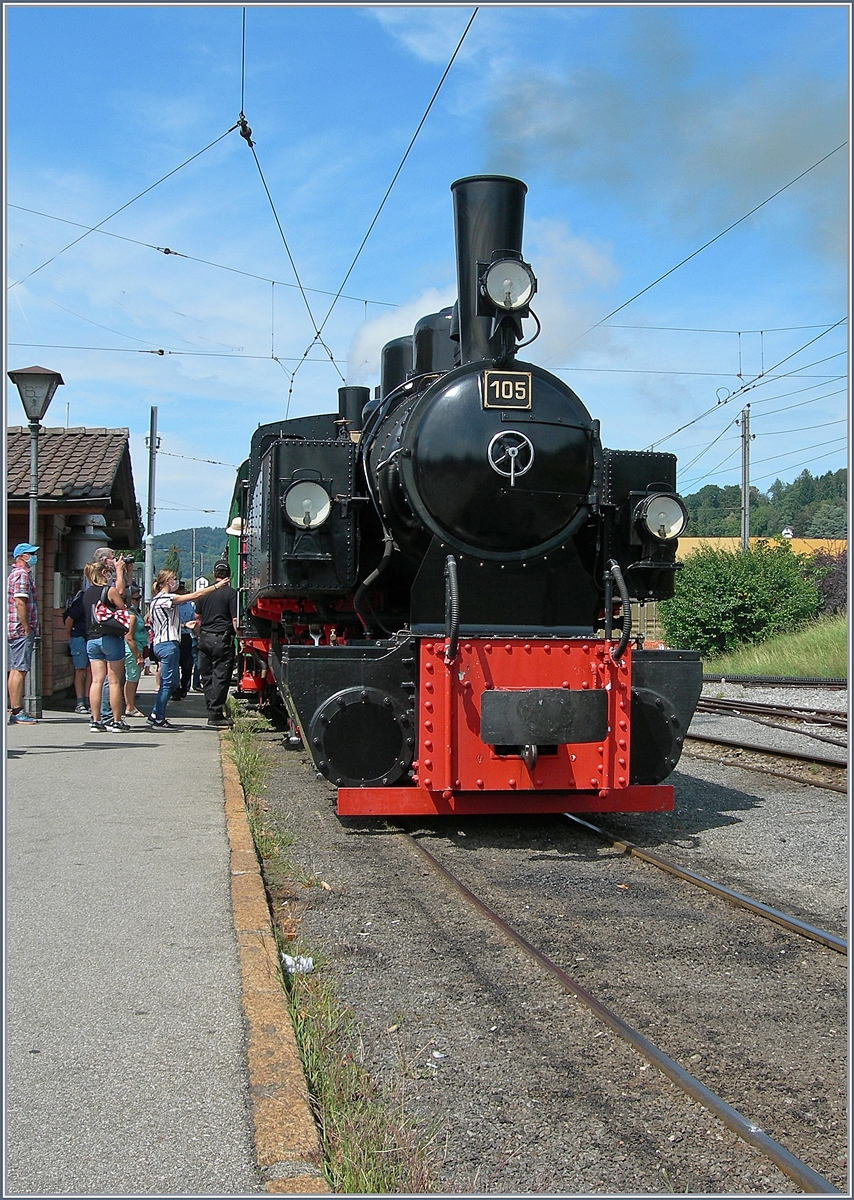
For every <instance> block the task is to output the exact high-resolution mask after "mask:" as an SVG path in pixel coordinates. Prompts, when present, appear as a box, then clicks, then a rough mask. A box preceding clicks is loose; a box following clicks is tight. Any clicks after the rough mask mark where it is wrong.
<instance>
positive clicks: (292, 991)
mask: <svg viewBox="0 0 854 1200" xmlns="http://www.w3.org/2000/svg"><path fill="white" fill-rule="evenodd" d="M227 711H228V713H229V716H230V717H231V718H232V720H233V724H232V726H231V728H230V729H229V731H228V732H227V733H226V735H225V736H226V739H227V740H228V741H229V742H230V750H231V756H232V758H233V760H234V763H235V766H236V767H237V772H238V775H239V777H240V782H241V784H242V786H243V791H244V798H245V801H246V809H247V815H248V820H249V828H250V830H251V831H252V837H253V840H254V842H255V847H256V850H257V853H258V856H259V858H260V859H261V868H262V875H263V878H264V886H265V888H266V891H267V897H268V900H269V903H270V908H271V912H272V914H273V929H274V933H275V936H276V944H277V946H278V949H279V951H280V952H281V951H284V952H286V953H288V954H290V955H292V956H293V957H294V958H297V957H300V956H306V957H311V958H313V959H314V963H315V969H314V971H313V972H312V973H311V974H308V975H288V974H284V975H283V981H282V985H283V988H284V992H285V996H286V998H287V1002H288V1006H289V1009H290V1013H291V1020H292V1022H293V1026H294V1032H295V1034H296V1039H297V1045H298V1047H299V1051H300V1056H301V1059H302V1064H303V1070H304V1072H305V1077H306V1081H307V1083H308V1089H309V1099H310V1101H311V1106H312V1111H313V1113H314V1117H315V1120H316V1122H317V1125H318V1130H319V1133H320V1142H321V1147H322V1149H323V1155H324V1164H323V1169H324V1175H325V1177H326V1181H327V1183H328V1184H329V1186H330V1188H331V1189H332V1191H333V1192H335V1193H338V1194H344V1193H349V1194H365V1193H375V1194H377V1193H380V1194H382V1193H391V1192H397V1193H401V1192H408V1193H423V1192H429V1191H431V1190H433V1189H432V1187H431V1173H430V1168H429V1157H428V1148H429V1145H430V1142H431V1140H432V1139H431V1138H430V1137H429V1135H427V1134H425V1133H424V1132H422V1131H420V1130H419V1128H418V1126H417V1125H416V1122H415V1120H414V1119H413V1118H412V1117H410V1116H409V1115H408V1114H407V1113H406V1111H405V1108H404V1097H405V1086H406V1082H407V1079H408V1077H409V1075H410V1070H409V1068H408V1066H407V1064H406V1063H400V1064H399V1070H398V1075H397V1078H396V1080H395V1082H394V1085H391V1084H386V1083H379V1082H378V1081H377V1080H376V1079H375V1078H374V1077H373V1076H372V1075H371V1074H370V1072H369V1071H368V1070H366V1069H365V1067H364V1065H363V1048H362V1039H361V1036H360V1033H359V1028H358V1025H357V1022H356V1019H355V1016H354V1014H353V1013H352V1011H351V1010H350V1009H348V1008H347V1007H345V1006H344V1005H343V1004H342V1003H341V1001H340V1000H339V998H338V996H337V994H336V990H335V986H334V984H333V982H332V981H331V980H330V979H329V977H328V975H327V974H326V972H325V970H324V967H323V959H322V955H321V954H320V953H318V952H317V951H315V950H313V949H312V948H311V947H304V946H302V945H300V944H299V943H298V941H297V929H298V924H299V913H300V911H301V909H302V906H303V905H304V903H305V898H304V896H303V895H302V893H303V892H304V891H306V890H307V889H310V888H312V887H315V886H317V887H322V888H325V889H328V888H329V885H328V884H327V883H325V881H323V880H320V879H318V878H317V877H316V876H314V875H310V874H308V873H306V872H305V871H304V870H303V869H302V868H301V867H300V865H299V864H298V863H296V862H294V861H292V860H291V859H290V857H289V855H288V853H287V851H288V849H289V848H290V847H292V846H293V845H294V844H295V840H296V839H295V838H294V837H293V836H292V835H291V834H290V833H289V832H288V831H286V830H282V829H280V828H278V827H277V823H276V822H275V820H274V818H273V817H272V815H271V814H270V812H269V810H268V808H267V805H266V803H265V801H264V799H263V796H262V793H263V791H264V790H265V787H266V779H267V775H268V773H269V771H270V768H271V766H272V758H271V754H270V751H269V749H268V748H267V747H266V746H265V745H264V744H263V743H262V742H260V741H259V739H258V738H257V737H256V734H257V733H258V732H259V731H261V730H263V729H269V728H271V725H270V722H269V721H267V720H266V719H265V718H264V717H262V716H261V715H260V714H259V713H257V712H250V713H248V714H246V713H243V712H241V709H240V707H239V705H238V704H237V703H236V702H232V703H231V704H230V705H229V708H228V710H227Z"/></svg>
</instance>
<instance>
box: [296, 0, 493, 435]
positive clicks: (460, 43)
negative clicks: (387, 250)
mask: <svg viewBox="0 0 854 1200" xmlns="http://www.w3.org/2000/svg"><path fill="white" fill-rule="evenodd" d="M477 11H479V8H477V6H475V10H474V12H473V13H471V16H470V17H469V22H468V24H467V26H465V29H464V30H463V36H462V37H461V38H459V41H458V42H457V47H456V49H455V52H453V54H452V55H451V59H450V61H449V64H447V66H446V67H445V70H444V72H443V76H441V79H440V80H439V83H438V84H437V88H435V91H434V92H433V95H432V96H431V101H429V103H428V104H427V108H426V109H425V114H423V116H422V118H421V120H420V121H419V125H417V128H416V130H415V133H413V137H411V140H410V143H409V145H408V146H407V150H405V152H404V155H403V157H402V158H401V162H399V164H398V167H397V170H396V172H395V174H393V175H392V179H391V182H390V184H389V187H387V188H386V192H385V196H384V197H383V199H381V200H380V204H379V208H378V209H377V212H375V214H374V217H373V220H372V222H371V224H369V226H368V229H367V233H366V234H365V236H363V238H362V241H361V245H360V246H359V250H357V251H356V253H355V256H354V258H353V262H351V263H350V265H349V268H348V269H347V274H345V275H344V278H343V280H342V283H341V287H339V288H338V292H337V294H336V296H335V299H333V300H332V302H331V305H330V306H329V308H327V311H326V316H325V317H324V319H323V322H321V323H320V329H319V330H318V332H317V335H315V336H317V337H319V336H320V332H321V330H323V329H324V328H325V325H326V322H327V320H329V318H330V317H331V316H332V310H333V308H335V306H336V304H337V302H338V298H339V296H341V293H342V292H343V290H344V287H345V286H347V281H348V280H349V277H350V275H351V274H353V270H354V268H355V265H356V263H357V262H359V258H360V256H361V253H362V251H363V250H365V246H366V244H367V240H368V238H369V236H371V234H372V232H373V228H374V226H375V224H377V222H378V221H379V216H380V212H381V211H383V209H384V208H385V202H386V200H387V199H389V197H390V196H391V190H392V187H393V186H395V184H396V182H397V178H398V175H399V174H401V172H402V170H403V166H404V163H405V161H407V158H408V157H409V152H410V151H411V149H413V146H414V145H415V139H416V138H417V136H419V133H420V132H421V130H422V127H423V124H425V121H426V120H427V118H428V115H429V112H431V109H432V108H433V104H434V103H435V100H437V96H438V95H439V92H440V90H441V85H443V84H444V83H445V79H446V78H447V74H449V72H450V70H451V67H452V66H453V64H455V60H456V58H457V55H458V54H459V50H461V48H462V46H463V42H464V41H465V37H467V35H468V32H469V30H470V29H471V24H473V22H474V19H475V17H476V16H477ZM309 349H311V346H308V347H307V348H306V354H307V353H308V350H309ZM301 365H302V364H297V366H296V367H295V368H294V376H296V372H297V371H299V370H300V366H301ZM293 389H294V380H293V379H291V382H290V390H289V392H288V404H287V408H285V419H287V414H288V412H290V396H291V392H293Z"/></svg>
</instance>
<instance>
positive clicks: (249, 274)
mask: <svg viewBox="0 0 854 1200" xmlns="http://www.w3.org/2000/svg"><path fill="white" fill-rule="evenodd" d="M7 207H8V208H15V209H17V210H18V211H19V212H26V213H32V214H33V216H36V217H44V218H45V220H48V221H60V222H61V223H62V224H63V225H74V226H75V227H76V228H77V229H86V230H88V231H89V233H98V234H100V235H101V237H109V238H115V239H116V240H117V241H120V242H130V243H131V244H132V245H134V246H144V247H145V248H146V249H147V250H156V251H157V253H158V254H165V255H168V256H171V257H172V258H183V259H186V260H187V262H195V263H201V264H202V265H203V266H205V267H215V268H216V269H217V270H218V271H229V272H231V274H232V275H245V276H246V278H247V279H257V280H259V281H260V282H261V283H271V284H275V285H276V287H286V288H293V289H294V291H299V288H298V287H297V285H296V284H295V283H289V282H288V281H287V280H284V279H270V278H269V277H268V276H267V275H257V274H255V273H254V272H253V271H243V270H241V269H240V268H239V267H227V266H226V265H225V263H218V262H212V261H211V260H210V259H208V258H198V257H197V256H196V255H194V254H185V253H184V252H183V251H182V250H171V249H170V248H169V247H168V246H155V245H154V244H153V243H151V242H143V241H140V239H139V238H132V237H127V236H125V235H124V234H121V233H112V232H111V231H110V230H108V229H98V228H97V227H96V226H90V225H84V224H82V223H81V222H80V221H69V220H68V219H67V218H66V217H57V216H54V215H53V214H52V213H45V212H40V211H39V210H38V209H37V208H26V207H25V206H24V205H23V204H9V205H7ZM305 290H306V291H307V292H313V293H315V294H316V295H318V296H335V295H336V294H337V293H335V292H331V291H329V290H328V289H324V288H312V287H306V289H305ZM341 299H342V300H355V301H357V302H358V303H359V304H377V305H379V306H381V307H383V308H398V307H399V306H398V305H397V304H393V303H392V302H391V301H390V300H370V299H368V298H366V297H365V296H351V295H349V294H347V293H346V292H345V293H342V294H341Z"/></svg>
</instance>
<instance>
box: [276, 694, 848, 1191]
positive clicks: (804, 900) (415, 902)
mask: <svg viewBox="0 0 854 1200" xmlns="http://www.w3.org/2000/svg"><path fill="white" fill-rule="evenodd" d="M731 686H732V685H721V684H711V685H708V691H707V694H712V695H716V694H720V692H721V690H724V689H727V690H728V689H729V688H730V687H731ZM744 691H745V690H744V689H739V690H738V692H737V693H736V695H738V696H739V698H743V696H744ZM725 694H726V693H725ZM831 697H832V699H831ZM749 698H750V699H757V700H758V699H760V696H759V695H757V694H756V689H750V697H749ZM763 698H764V697H763ZM775 698H778V699H779V701H780V702H781V703H787V704H792V703H801V702H802V699H801V697H800V696H799V695H797V696H796V695H793V694H792V689H786V694H785V697H782V696H780V697H775ZM812 703H813V704H814V705H817V706H819V707H822V708H831V707H834V708H836V707H839V708H840V709H841V708H842V707H843V706H844V695H842V694H841V693H839V692H836V693H830V694H826V695H824V696H823V697H821V698H820V699H815V700H813V701H812ZM769 732H770V731H769ZM764 733H765V731H764V730H763V734H764ZM272 760H273V770H272V773H271V776H270V779H269V782H268V787H267V791H266V793H265V795H266V803H267V806H268V809H269V820H270V822H271V823H272V824H273V825H274V826H275V827H276V828H277V829H279V830H280V831H282V832H283V833H287V834H288V836H289V838H290V837H292V838H293V839H294V842H293V845H291V846H290V847H289V848H288V850H287V854H288V856H289V857H290V859H291V860H292V862H293V864H294V877H295V878H299V879H302V881H303V883H302V885H295V887H294V890H293V896H292V898H291V900H290V901H289V902H288V904H287V905H286V909H287V911H286V913H285V914H284V915H285V916H286V917H287V918H289V919H297V921H298V936H299V939H300V941H301V943H302V944H303V945H304V946H305V947H306V948H309V949H313V950H314V951H316V952H318V953H320V954H321V955H322V956H323V957H324V959H325V960H326V963H327V965H326V966H325V968H324V969H325V970H326V971H327V972H328V973H329V974H330V975H331V976H332V978H333V979H334V980H335V981H336V984H337V986H338V989H339V993H340V995H341V997H342V999H343V1001H344V1002H345V1003H346V1004H347V1005H349V1006H350V1007H351V1008H352V1009H353V1011H354V1013H355V1015H356V1018H357V1021H358V1024H359V1027H360V1031H361V1038H362V1043H363V1057H364V1062H365V1065H366V1066H367V1067H368V1068H369V1069H370V1070H371V1072H372V1073H373V1074H375V1075H376V1076H377V1077H378V1078H381V1079H383V1080H385V1081H386V1082H387V1084H388V1086H389V1087H390V1089H391V1090H392V1091H393V1092H394V1094H395V1095H396V1096H397V1097H398V1099H399V1101H400V1102H401V1103H402V1105H403V1108H404V1109H405V1111H406V1112H408V1113H411V1114H413V1115H415V1116H416V1117H417V1118H418V1119H419V1121H420V1122H421V1124H422V1127H423V1128H425V1129H429V1130H430V1131H431V1133H432V1134H433V1142H432V1147H431V1153H432V1157H433V1160H434V1179H435V1186H436V1190H439V1191H444V1192H448V1193H452V1194H459V1193H471V1192H482V1193H501V1192H511V1191H513V1192H528V1193H542V1192H555V1193H582V1194H585V1193H590V1192H609V1193H621V1194H625V1193H629V1192H642V1193H645V1192H659V1193H671V1192H684V1191H686V1190H687V1191H690V1192H706V1193H715V1192H718V1193H720V1192H723V1193H734V1192H741V1193H746V1194H754V1193H772V1192H773V1193H790V1192H797V1191H798V1190H799V1189H798V1187H797V1186H796V1185H795V1184H794V1183H792V1182H791V1181H790V1180H789V1179H787V1178H786V1177H785V1176H783V1175H782V1174H781V1173H780V1172H779V1171H778V1170H777V1169H776V1168H775V1167H774V1166H773V1165H772V1164H771V1163H770V1162H768V1161H767V1160H766V1159H764V1158H763V1157H762V1156H760V1155H759V1154H758V1153H757V1152H755V1151H754V1150H752V1149H751V1148H750V1147H747V1146H746V1145H745V1144H744V1143H743V1142H741V1141H740V1140H739V1139H738V1138H737V1137H736V1136H735V1135H734V1134H733V1133H731V1132H730V1131H729V1130H727V1129H725V1128H724V1127H723V1126H722V1125H721V1124H720V1123H719V1122H718V1121H717V1120H716V1119H714V1118H712V1117H711V1116H710V1115H709V1113H708V1112H707V1111H706V1110H705V1109H704V1108H702V1107H701V1106H700V1105H699V1104H697V1103H694V1102H691V1101H689V1100H688V1099H687V1097H685V1095H684V1094H683V1093H682V1092H681V1091H680V1090H678V1089H677V1088H676V1087H675V1086H674V1085H673V1084H671V1083H670V1082H669V1081H668V1080H667V1079H666V1078H665V1077H664V1076H662V1075H661V1074H660V1073H659V1072H658V1071H657V1070H656V1069H655V1068H654V1067H652V1066H650V1065H649V1064H648V1063H647V1062H646V1061H645V1060H644V1059H643V1058H642V1057H641V1056H640V1055H639V1054H637V1053H636V1052H635V1051H633V1050H632V1049H630V1048H629V1047H628V1046H626V1045H625V1044H624V1043H623V1042H622V1041H620V1040H619V1039H618V1038H616V1036H615V1035H613V1034H612V1033H611V1032H610V1031H609V1030H608V1029H607V1028H606V1027H605V1026H603V1025H602V1024H601V1023H600V1022H599V1021H598V1020H597V1019H596V1018H595V1017H594V1016H593V1015H592V1014H591V1013H590V1012H589V1011H588V1010H587V1009H585V1008H584V1007H582V1006H581V1005H580V1003H579V1002H578V1001H577V1000H576V999H574V998H573V997H572V996H571V995H569V994H568V993H567V992H566V991H565V990H564V989H563V988H561V987H560V986H559V984H558V983H557V982H556V981H555V980H554V979H553V978H552V977H550V976H548V975H546V974H545V973H544V972H543V971H542V970H541V969H540V968H539V967H537V966H535V965H534V964H532V963H531V962H530V960H529V959H527V958H526V957H525V956H524V955H523V953H522V951H521V950H520V949H518V948H517V947H516V946H515V945H513V944H512V943H510V942H509V941H508V940H507V939H506V937H505V936H504V935H503V934H502V933H500V932H499V931H498V930H497V929H496V928H495V927H494V926H492V925H490V924H488V923H487V922H486V921H485V920H484V918H483V917H482V916H480V915H478V914H477V913H476V912H475V911H474V910H473V909H472V908H471V907H470V906H468V905H467V904H465V903H464V902H463V901H462V900H461V899H460V898H459V897H458V896H457V895H456V893H455V892H453V891H452V890H451V889H450V888H449V886H448V885H447V884H446V883H445V882H444V881H442V880H441V879H440V878H439V877H438V876H437V875H436V874H435V873H434V872H433V871H432V870H430V868H429V867H428V866H427V864H426V863H425V862H424V860H423V859H422V858H421V856H420V855H418V853H417V851H416V850H415V849H413V848H412V847H411V846H410V845H409V844H408V843H407V842H406V841H405V839H403V838H402V837H401V836H400V834H399V833H397V832H395V831H394V829H393V828H392V827H391V826H390V825H389V824H387V823H385V822H383V821H379V820H373V819H362V820H359V819H355V818H353V819H347V820H342V819H339V818H338V817H337V816H336V815H335V811H334V790H333V789H332V788H331V787H329V786H328V785H327V784H326V783H325V782H319V781H318V780H316V779H315V777H314V773H313V769H312V767H311V764H310V761H309V760H308V759H307V757H306V756H305V754H304V753H301V752H293V751H290V752H289V751H286V750H284V749H282V748H280V747H278V746H277V747H274V748H273V749H272ZM672 782H674V784H675V787H676V807H675V811H674V813H672V814H650V815H644V814H637V815H625V816H613V815H609V816H608V817H607V818H603V819H602V821H601V822H600V823H601V824H603V825H607V827H608V828H609V829H611V830H613V831H614V832H615V833H616V834H618V835H622V836H624V837H627V838H629V839H631V840H632V841H634V842H637V843H638V844H640V845H642V846H644V847H646V848H649V849H654V850H658V851H659V852H660V853H662V854H664V855H665V856H668V857H671V858H675V859H677V860H678V861H680V862H682V863H683V864H684V865H686V866H689V867H691V868H692V869H693V870H696V871H699V872H701V873H702V874H706V875H709V876H710V877H712V878H714V879H716V880H718V881H720V882H722V883H725V884H727V885H728V886H730V887H734V888H736V889H738V890H741V891H745V892H747V893H748V894H749V895H751V896H753V897H755V898H757V899H760V900H763V901H765V902H766V903H768V904H771V905H773V906H775V907H778V908H782V909H785V910H787V911H790V912H793V913H794V914H795V915H797V916H801V917H802V918H804V919H807V920H809V921H810V922H811V923H813V924H817V925H819V926H822V927H825V928H828V929H830V930H831V931H833V932H837V933H841V934H844V933H845V923H846V913H847V895H846V880H847V873H848V868H847V851H846V835H847V825H846V803H845V797H844V796H841V795H837V794H834V793H832V792H826V791H825V792H821V791H818V790H817V789H814V788H809V787H805V786H803V785H800V784H793V783H787V782H784V781H782V780H777V779H773V778H766V777H762V776H756V775H753V774H751V773H749V772H747V771H744V770H742V769H740V768H738V767H730V766H726V765H719V764H711V763H706V762H700V761H693V760H691V759H689V758H688V757H687V756H686V757H684V758H683V760H682V763H681V764H680V768H679V770H678V771H677V772H676V773H675V775H674V777H673V780H672ZM594 819H595V818H594ZM408 828H409V829H410V831H411V832H413V833H414V834H415V836H416V837H418V838H420V839H422V840H423V842H424V844H425V846H426V847H427V848H428V849H430V851H431V852H432V853H435V855H436V856H437V858H439V860H440V861H441V862H442V863H443V864H444V865H445V866H446V867H447V868H448V869H449V870H451V871H452V872H454V873H455V874H457V875H458V876H460V878H462V880H463V882H465V883H466V884H467V885H468V886H469V887H470V888H471V889H472V890H473V891H474V892H475V893H476V894H478V895H480V896H482V897H483V898H484V899H485V900H486V901H487V902H488V903H490V904H491V905H492V906H493V907H494V908H495V909H496V910H497V911H498V912H499V913H500V915H501V916H503V917H504V919H505V920H507V921H508V922H509V923H510V924H511V925H513V926H514V927H515V928H518V929H519V930H520V932H522V933H523V934H524V935H525V936H526V937H528V938H529V940H530V941H531V942H532V943H533V944H534V945H536V946H537V947H538V948H539V949H541V950H543V951H544V952H545V953H547V954H549V955H551V956H552V957H553V958H554V960H555V961H556V962H557V963H558V964H559V965H560V966H561V967H563V968H564V970H566V971H568V972H569V974H570V975H571V976H573V977H574V978H576V979H577V980H578V982H579V983H580V984H581V985H582V986H584V987H585V988H587V989H588V990H589V991H591V993H593V994H594V995H595V996H596V997H597V999H599V1000H600V1001H602V1002H603V1003H605V1004H608V1005H610V1006H611V1007H613V1008H614V1009H615V1010H616V1011H617V1012H618V1013H619V1014H620V1015H621V1016H622V1017H623V1018H624V1019H625V1020H627V1021H629V1022H630V1023H632V1024H635V1025H636V1026H637V1027H638V1028H639V1029H640V1030H641V1032H643V1033H644V1034H645V1036H647V1037H648V1038H650V1040H651V1041H653V1042H654V1043H655V1044H657V1045H659V1046H660V1047H661V1048H662V1049H663V1050H664V1051H665V1053H667V1054H669V1055H670V1056H671V1057H673V1058H674V1059H676V1060H677V1061H678V1062H679V1063H680V1065H682V1066H683V1067H685V1068H686V1069H687V1070H689V1071H691V1072H692V1073H693V1074H695V1075H696V1076H697V1078H698V1079H700V1080H701V1081H702V1082H703V1083H704V1084H705V1085H706V1086H707V1087H709V1088H710V1089H711V1090H713V1091H716V1092H719V1093H720V1094H721V1095H723V1096H724V1097H725V1099H727V1100H728V1101H729V1102H730V1103H731V1104H733V1105H734V1106H735V1107H736V1108H739V1109H740V1110H741V1111H742V1112H743V1113H744V1114H745V1115H746V1116H748V1117H750V1118H751V1119H752V1120H755V1121H756V1123H757V1124H758V1125H760V1126H761V1127H762V1128H763V1129H765V1131H766V1132H767V1133H768V1134H769V1135H770V1136H772V1137H775V1138H777V1139H778V1140H779V1141H780V1142H782V1143H783V1144H784V1145H785V1146H786V1148H787V1149H789V1150H790V1151H791V1152H792V1153H794V1154H797V1155H798V1156H799V1157H801V1158H803V1159H804V1161H806V1162H807V1163H808V1164H809V1166H810V1167H812V1168H813V1170H816V1171H818V1172H820V1173H821V1174H822V1175H824V1176H825V1177H826V1178H828V1179H829V1180H830V1181H831V1182H833V1183H834V1184H835V1186H836V1187H841V1188H844V1187H845V1186H846V1171H845V1161H846V1160H845V1125H846V1117H845V1108H844V1106H845V1098H846V1089H847V1084H846V1069H845V1056H844V1045H845V1035H846V1029H845V1022H846V1000H845V979H846V964H845V960H844V958H842V957H841V956H839V955H837V954H835V953H833V952H832V951H830V950H827V949H826V948H824V947H821V946H818V945H816V944H814V943H809V942H806V941H804V940H803V939H799V938H797V937H795V936H793V935H790V934H787V933H785V932H784V931H783V930H780V929H779V928H778V927H775V926H772V925H770V924H768V923H767V922H762V921H760V920H759V919H757V918H755V917H751V916H749V915H748V914H745V913H743V912H741V911H740V910H737V909H734V908H733V907H732V906H730V905H727V904H725V903H723V902H721V901H719V900H716V899H715V898H713V897H711V896H708V894H706V893H702V892H699V891H697V890H696V889H691V888H690V887H689V886H688V885H686V884H683V883H680V882H679V881H677V880H674V879H673V878H672V877H670V876H666V875H663V874H661V873H659V872H657V871H655V870H654V868H651V867H649V866H645V865H644V864H641V863H638V862H637V861H636V860H631V859H627V858H626V857H625V856H623V855H621V854H619V853H617V852H615V851H613V850H611V849H609V848H607V847H606V846H604V845H603V844H602V843H601V842H600V841H599V840H598V839H596V838H595V837H593V836H591V835H590V834H587V833H584V832H583V831H580V830H578V829H577V828H573V827H572V826H571V825H570V823H569V822H567V821H565V820H563V819H562V818H559V817H547V818H543V817H530V818H503V819H498V818H481V819H461V818H458V819H452V820H450V821H439V820H435V821H424V822H418V823H415V822H409V823H408ZM321 880H322V881H323V882H324V883H326V884H328V885H329V888H330V889H331V890H329V891H327V890H325V889H324V888H320V887H319V886H305V885H306V884H312V883H313V884H317V883H319V881H321ZM793 1048H796V1051H797V1052H796V1054H794V1055H792V1050H793Z"/></svg>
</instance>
